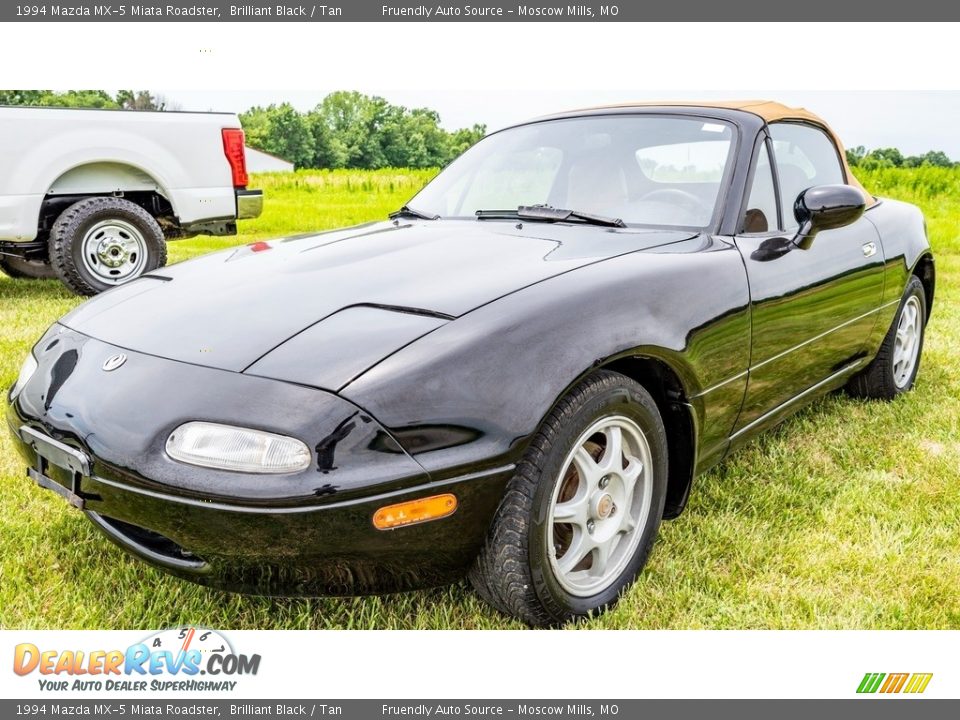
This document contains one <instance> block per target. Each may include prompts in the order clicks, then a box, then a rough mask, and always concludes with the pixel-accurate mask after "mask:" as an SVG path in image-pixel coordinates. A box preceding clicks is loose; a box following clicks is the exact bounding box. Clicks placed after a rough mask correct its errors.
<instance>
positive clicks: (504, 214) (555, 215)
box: [476, 205, 627, 227]
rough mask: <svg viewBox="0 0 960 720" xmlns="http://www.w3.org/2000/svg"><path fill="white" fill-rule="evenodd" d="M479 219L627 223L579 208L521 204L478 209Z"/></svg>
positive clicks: (613, 224)
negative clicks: (508, 207) (499, 208)
mask: <svg viewBox="0 0 960 720" xmlns="http://www.w3.org/2000/svg"><path fill="white" fill-rule="evenodd" d="M476 215H477V219H478V220H484V219H497V218H501V219H512V218H517V219H519V220H544V221H546V222H564V221H567V220H579V221H580V222H584V223H587V224H589V225H601V226H603V227H626V226H627V224H626V223H625V222H624V221H623V220H621V219H620V218H612V217H604V216H603V215H594V214H593V213H586V212H580V211H579V210H566V209H564V208H555V207H552V206H550V205H521V206H520V207H518V208H517V209H516V210H477V213H476Z"/></svg>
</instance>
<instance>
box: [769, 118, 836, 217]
mask: <svg viewBox="0 0 960 720" xmlns="http://www.w3.org/2000/svg"><path fill="white" fill-rule="evenodd" d="M770 137H771V139H772V140H773V154H774V155H775V156H776V162H777V177H778V178H779V180H780V204H781V207H780V209H781V212H782V213H783V225H784V229H786V230H792V229H794V228H796V227H797V220H796V217H795V216H794V214H793V204H794V202H796V199H797V196H798V195H799V194H800V193H801V192H803V191H804V190H806V189H807V188H811V187H813V186H814V185H842V184H843V183H844V182H845V179H844V175H843V168H842V167H841V166H840V156H839V154H838V152H837V147H836V146H835V145H834V144H833V141H832V140H831V139H830V138H829V137H828V136H827V134H826V133H825V132H824V131H823V130H821V129H820V128H816V127H813V126H812V125H804V124H802V123H796V122H778V123H773V124H771V125H770Z"/></svg>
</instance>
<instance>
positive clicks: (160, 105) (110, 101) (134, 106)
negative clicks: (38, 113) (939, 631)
mask: <svg viewBox="0 0 960 720" xmlns="http://www.w3.org/2000/svg"><path fill="white" fill-rule="evenodd" d="M0 105H33V106H35V107H67V108H100V109H102V110H175V109H176V108H173V107H167V101H166V100H165V99H164V98H163V96H161V95H154V94H153V93H151V92H149V91H147V90H120V91H118V92H117V94H116V95H110V94H109V93H108V92H106V91H105V90H67V91H66V92H57V91H55V90H0Z"/></svg>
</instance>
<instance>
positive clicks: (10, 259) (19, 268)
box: [0, 255, 57, 280]
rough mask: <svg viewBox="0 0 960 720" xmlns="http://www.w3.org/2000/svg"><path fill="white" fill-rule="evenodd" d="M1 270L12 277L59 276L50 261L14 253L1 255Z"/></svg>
mask: <svg viewBox="0 0 960 720" xmlns="http://www.w3.org/2000/svg"><path fill="white" fill-rule="evenodd" d="M0 270H2V271H3V272H4V273H5V274H6V275H8V276H10V277H12V278H18V279H24V280H54V279H56V277H57V274H56V273H55V272H54V271H53V268H52V267H50V263H48V262H42V261H40V260H26V259H24V258H21V257H14V256H13V255H0Z"/></svg>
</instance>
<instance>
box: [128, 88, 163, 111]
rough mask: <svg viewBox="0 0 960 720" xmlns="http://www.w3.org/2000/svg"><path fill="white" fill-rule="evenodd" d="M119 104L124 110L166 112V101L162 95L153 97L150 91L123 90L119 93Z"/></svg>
mask: <svg viewBox="0 0 960 720" xmlns="http://www.w3.org/2000/svg"><path fill="white" fill-rule="evenodd" d="M117 104H118V105H120V107H121V108H123V109H124V110H165V109H166V107H167V103H166V100H165V99H164V98H163V97H161V96H160V95H152V94H151V93H150V92H149V91H148V90H121V91H120V92H118V93H117Z"/></svg>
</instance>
